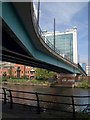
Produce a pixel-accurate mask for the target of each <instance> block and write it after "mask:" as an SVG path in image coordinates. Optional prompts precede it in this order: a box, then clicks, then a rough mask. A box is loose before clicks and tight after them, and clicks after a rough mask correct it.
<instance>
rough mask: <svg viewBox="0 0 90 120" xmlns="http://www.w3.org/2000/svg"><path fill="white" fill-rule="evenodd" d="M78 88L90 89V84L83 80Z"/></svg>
mask: <svg viewBox="0 0 90 120" xmlns="http://www.w3.org/2000/svg"><path fill="white" fill-rule="evenodd" d="M77 88H85V89H88V88H90V84H89V83H88V80H83V81H82V82H81V83H80V84H78V86H77Z"/></svg>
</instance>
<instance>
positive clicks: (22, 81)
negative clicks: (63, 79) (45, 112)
mask: <svg viewBox="0 0 90 120" xmlns="http://www.w3.org/2000/svg"><path fill="white" fill-rule="evenodd" d="M4 82H9V83H25V84H28V83H31V84H37V85H38V84H41V85H48V84H49V82H48V81H45V80H27V79H17V78H16V79H7V81H4Z"/></svg>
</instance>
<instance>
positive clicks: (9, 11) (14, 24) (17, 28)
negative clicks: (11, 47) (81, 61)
mask: <svg viewBox="0 0 90 120" xmlns="http://www.w3.org/2000/svg"><path fill="white" fill-rule="evenodd" d="M23 4H24V3H23ZM23 9H25V8H23ZM30 17H31V16H30ZM2 18H3V20H4V21H5V23H6V24H7V25H8V26H9V27H10V29H11V30H12V31H13V32H14V34H15V35H16V36H17V38H18V39H19V40H20V42H21V43H22V44H23V45H24V46H25V47H26V48H27V49H28V51H29V52H30V54H32V56H33V58H35V59H37V60H40V61H42V62H45V63H49V64H50V65H52V66H53V65H54V66H56V67H57V66H58V67H60V68H64V69H65V70H68V71H70V72H72V73H80V72H79V70H78V67H75V66H72V65H70V64H68V63H65V62H64V61H62V60H60V59H57V58H56V57H55V58H54V57H52V56H50V55H48V54H45V53H44V52H42V51H40V50H37V48H36V47H35V46H34V44H33V43H32V41H33V40H32V38H31V37H30V36H29V35H28V33H27V30H26V29H25V27H24V24H23V23H22V22H21V19H20V17H19V16H18V14H17V12H16V10H15V8H14V7H13V5H12V3H9V2H4V3H2ZM28 29H30V28H28Z"/></svg>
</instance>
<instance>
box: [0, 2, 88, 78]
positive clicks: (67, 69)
mask: <svg viewBox="0 0 90 120" xmlns="http://www.w3.org/2000/svg"><path fill="white" fill-rule="evenodd" d="M0 4H1V5H2V13H0V16H1V19H2V26H1V27H2V46H1V47H0V49H1V48H2V49H1V50H2V60H3V61H9V62H15V63H19V64H25V65H31V66H35V67H40V68H45V69H48V70H53V71H56V72H58V73H70V74H82V75H84V76H86V73H85V71H84V70H83V69H82V68H81V67H80V65H79V64H75V63H73V62H71V61H70V60H69V59H67V58H64V57H62V56H61V55H60V51H58V50H57V49H56V48H55V50H53V49H52V48H51V47H50V43H49V42H47V43H48V44H46V43H45V37H44V36H43V33H42V31H41V29H40V27H39V25H38V23H37V20H36V18H35V13H34V9H33V2H30V3H28V2H12V3H10V2H3V3H0ZM1 5H0V6H1Z"/></svg>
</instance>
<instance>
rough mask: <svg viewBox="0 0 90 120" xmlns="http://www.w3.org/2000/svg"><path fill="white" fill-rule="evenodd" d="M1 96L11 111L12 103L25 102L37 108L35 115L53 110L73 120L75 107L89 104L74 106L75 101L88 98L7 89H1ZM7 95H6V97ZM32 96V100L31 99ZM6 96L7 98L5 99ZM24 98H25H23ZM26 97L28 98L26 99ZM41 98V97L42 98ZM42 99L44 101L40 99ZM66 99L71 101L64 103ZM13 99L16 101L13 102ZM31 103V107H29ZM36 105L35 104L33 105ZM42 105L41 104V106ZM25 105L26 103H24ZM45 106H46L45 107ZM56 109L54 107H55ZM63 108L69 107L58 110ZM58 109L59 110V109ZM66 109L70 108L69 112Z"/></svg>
mask: <svg viewBox="0 0 90 120" xmlns="http://www.w3.org/2000/svg"><path fill="white" fill-rule="evenodd" d="M3 91H4V92H3V94H4V98H3V99H4V101H7V100H8V102H9V103H10V108H11V109H13V104H14V103H19V104H23V103H22V102H21V101H20V102H19V101H17V100H16V99H18V100H25V101H26V100H27V101H28V105H29V106H33V107H36V108H37V113H38V114H40V113H41V111H42V110H46V111H47V110H51V111H52V110H53V111H58V112H59V111H60V112H65V113H71V114H72V117H73V119H74V120H75V118H76V112H77V111H76V107H77V106H79V107H80V106H84V107H85V106H90V103H83V104H80V103H79V104H76V103H75V99H80V98H82V99H85V98H87V99H88V98H90V96H66V95H56V94H46V93H38V92H28V91H21V90H19V91H17V90H11V89H7V88H3ZM7 93H8V95H6V94H7ZM20 95H21V96H20ZM32 95H33V98H31V97H32ZM6 96H7V97H6ZM24 96H25V97H24ZM27 96H28V97H27ZM42 96H43V97H42ZM45 97H47V99H50V100H47V99H46V100H45ZM50 97H51V98H50ZM42 98H44V99H42ZM54 98H55V99H58V98H60V99H61V98H64V99H65V102H57V101H55V99H54ZM66 98H67V99H69V100H71V102H70V103H68V102H66V101H67V100H66ZM14 99H15V100H16V101H14ZM25 101H24V104H25ZM31 101H33V102H34V103H33V104H34V105H32V102H31ZM30 103H31V105H30ZM35 103H36V104H35ZM42 103H43V104H42ZM4 104H6V102H4ZM26 104H27V102H26ZM45 105H46V106H45ZM55 105H56V106H58V107H56V106H55ZM60 105H61V106H62V107H63V106H64V107H65V106H69V107H66V109H65V110H64V109H60V108H61V106H60ZM50 106H54V107H50ZM59 107H60V108H59ZM67 108H70V109H69V110H68V109H67Z"/></svg>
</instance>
